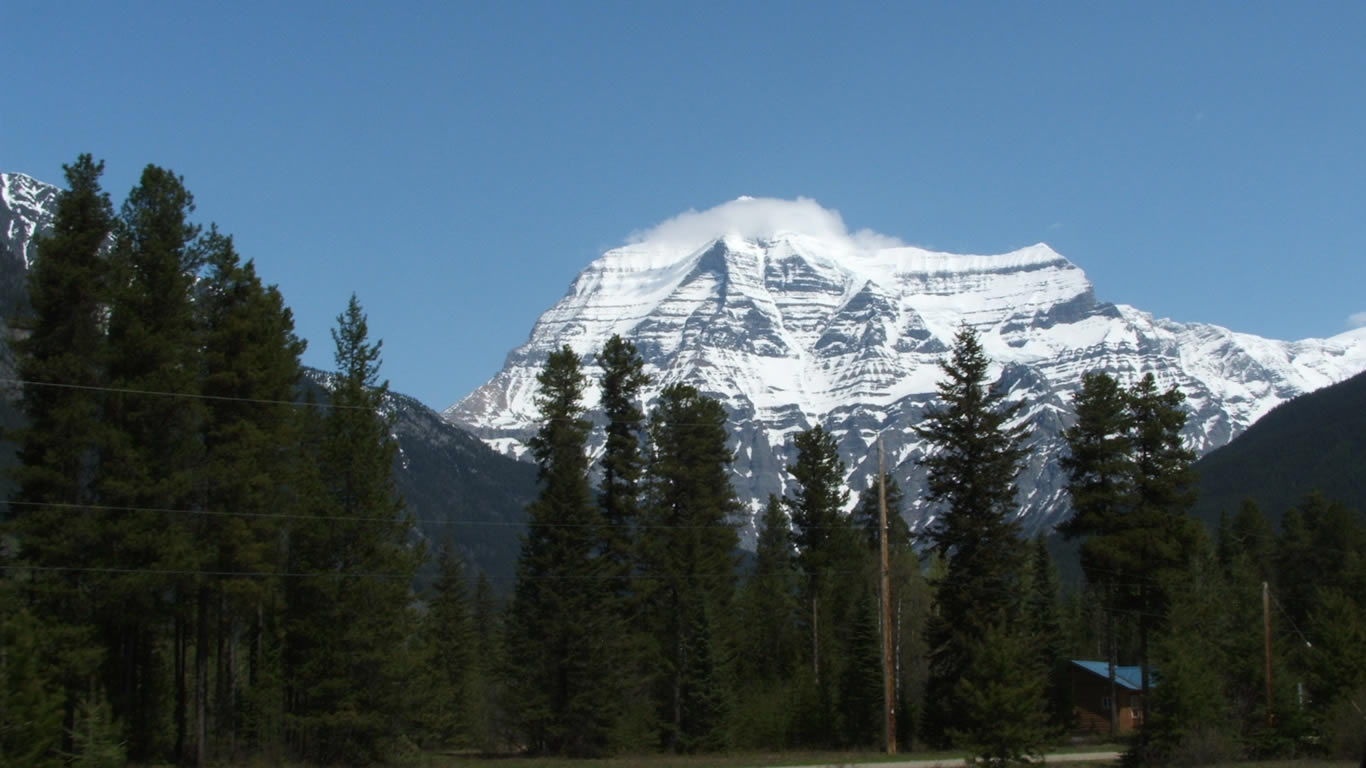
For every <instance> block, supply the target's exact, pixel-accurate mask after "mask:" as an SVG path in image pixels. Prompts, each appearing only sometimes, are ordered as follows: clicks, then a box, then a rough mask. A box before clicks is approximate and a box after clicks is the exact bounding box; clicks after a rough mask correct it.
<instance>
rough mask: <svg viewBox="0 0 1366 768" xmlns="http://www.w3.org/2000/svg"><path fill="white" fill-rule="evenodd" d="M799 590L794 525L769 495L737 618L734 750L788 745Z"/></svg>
mask: <svg viewBox="0 0 1366 768" xmlns="http://www.w3.org/2000/svg"><path fill="white" fill-rule="evenodd" d="M797 585H798V574H797V568H796V552H795V551H794V549H793V546H792V531H791V525H790V523H789V522H788V518H787V512H786V510H785V509H784V508H783V504H782V502H781V501H780V500H779V499H778V497H777V496H776V495H773V494H770V495H769V497H768V504H767V505H766V506H765V507H764V512H763V515H762V516H761V517H760V519H759V532H758V541H757V543H756V547H755V555H754V568H753V570H752V571H750V573H749V577H748V579H747V580H746V581H745V583H744V585H743V586H742V587H741V589H740V592H739V596H738V598H737V600H736V610H735V612H734V614H733V618H732V620H733V621H734V623H735V628H734V633H735V635H736V637H737V642H736V651H735V682H734V688H733V691H734V692H733V698H734V699H735V701H736V705H735V709H734V715H733V717H732V733H731V736H730V737H729V742H730V745H731V746H732V747H735V748H738V749H783V748H786V747H787V746H788V734H789V732H790V730H791V719H792V713H791V710H790V706H789V700H790V698H791V696H790V689H791V680H792V679H793V677H794V673H795V672H796V671H797V668H798V665H799V663H800V659H801V655H802V646H803V642H802V636H801V634H800V632H799V631H798V628H797V619H798V614H799V610H798V606H797Z"/></svg>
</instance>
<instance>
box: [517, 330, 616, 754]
mask: <svg viewBox="0 0 1366 768" xmlns="http://www.w3.org/2000/svg"><path fill="white" fill-rule="evenodd" d="M536 378H537V382H538V383H539V384H540V393H539V395H538V396H537V405H538V406H539V408H540V414H541V415H540V418H541V427H540V429H539V431H538V432H537V433H536V436H535V437H533V438H532V439H531V441H530V446H531V452H532V455H533V456H535V458H536V461H537V462H538V463H539V464H540V486H541V490H540V494H539V496H538V497H537V499H536V500H535V501H533V502H532V503H531V505H530V506H529V508H528V510H527V512H528V517H529V520H528V529H527V533H526V538H525V539H524V540H523V542H522V553H521V556H520V557H519V558H518V561H517V584H516V587H515V591H514V594H513V598H512V605H511V607H510V608H509V611H508V618H507V650H508V657H507V677H508V684H509V691H508V694H509V700H510V701H512V702H514V704H515V706H516V709H517V711H516V712H515V716H516V718H517V720H518V721H519V725H520V726H521V729H522V731H523V733H524V736H525V739H526V741H525V743H526V744H527V745H528V747H529V748H530V749H531V751H533V752H538V753H554V754H569V755H583V756H587V755H597V754H602V753H603V752H606V751H608V750H609V749H610V748H611V747H612V743H611V740H612V733H613V729H614V728H615V727H616V725H617V722H618V720H619V718H620V716H621V705H620V698H619V694H620V687H619V685H618V682H619V679H620V676H621V667H622V659H621V658H620V656H619V655H618V654H616V653H615V652H616V650H617V648H618V645H617V644H618V643H619V641H620V639H621V637H622V632H621V619H620V616H619V614H618V613H617V611H616V610H615V608H614V606H613V605H612V604H611V603H610V602H607V601H604V600H602V599H601V590H602V588H603V584H604V581H605V580H606V581H610V580H612V579H614V578H616V574H614V573H613V572H612V569H611V568H610V567H609V565H608V564H607V563H606V562H605V558H603V557H601V554H602V553H601V546H600V539H599V536H598V535H597V532H598V531H600V530H601V525H602V522H601V515H600V514H599V512H598V509H597V507H596V505H595V504H594V503H593V494H592V489H591V488H590V486H589V481H588V458H587V456H586V453H585V448H586V443H587V439H588V431H589V423H588V422H587V421H586V420H585V419H584V418H583V405H582V398H583V388H584V378H583V373H582V371H581V369H580V364H579V356H578V355H577V354H575V352H574V351H573V350H572V349H570V348H569V347H568V346H565V347H563V348H562V349H560V350H557V351H555V352H552V353H551V354H550V357H549V359H548V360H547V361H546V367H545V369H544V370H543V371H541V373H540V374H539V375H538V376H537V377H536Z"/></svg>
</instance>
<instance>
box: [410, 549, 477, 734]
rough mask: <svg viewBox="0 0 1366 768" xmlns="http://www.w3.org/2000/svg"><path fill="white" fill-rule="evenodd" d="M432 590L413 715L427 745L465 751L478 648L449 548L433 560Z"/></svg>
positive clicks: (467, 599)
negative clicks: (434, 577)
mask: <svg viewBox="0 0 1366 768" xmlns="http://www.w3.org/2000/svg"><path fill="white" fill-rule="evenodd" d="M433 589H434V594H433V596H432V599H431V602H430V603H429V604H428V607H427V613H426V615H425V616H424V617H423V621H422V635H423V637H422V640H423V665H422V666H423V671H422V680H421V681H420V682H419V683H418V684H419V686H420V687H421V689H422V692H423V694H425V695H423V696H422V700H420V701H418V702H416V705H417V708H418V709H417V713H416V714H417V716H418V718H419V719H420V720H421V721H422V730H423V731H424V732H425V734H426V735H427V738H428V739H429V740H430V741H431V743H432V744H434V745H439V746H455V747H469V746H472V745H473V738H472V734H473V731H474V723H473V715H474V712H473V711H472V709H471V706H470V705H471V702H472V701H473V696H472V693H471V688H472V686H473V684H474V683H475V681H476V675H475V664H476V656H475V654H476V653H477V652H478V648H477V646H476V643H475V629H474V623H473V622H474V617H473V615H472V613H471V605H470V596H469V588H468V587H467V586H466V583H465V574H464V570H463V567H462V565H461V562H460V558H459V556H458V555H456V554H454V553H453V551H452V550H451V548H450V547H449V546H447V547H445V548H443V549H442V551H441V554H440V557H439V558H438V576H437V581H436V584H435V585H434V587H433Z"/></svg>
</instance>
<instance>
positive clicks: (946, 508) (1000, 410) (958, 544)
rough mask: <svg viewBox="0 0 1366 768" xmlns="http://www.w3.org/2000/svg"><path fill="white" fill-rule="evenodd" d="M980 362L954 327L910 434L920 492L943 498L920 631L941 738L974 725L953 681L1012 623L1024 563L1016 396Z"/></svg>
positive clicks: (969, 335)
mask: <svg viewBox="0 0 1366 768" xmlns="http://www.w3.org/2000/svg"><path fill="white" fill-rule="evenodd" d="M988 366H989V361H988V359H987V357H986V354H985V353H984V352H983V350H982V345H981V342H980V341H979V340H978V338H977V334H976V333H975V332H973V331H972V330H971V329H970V328H966V327H964V328H963V329H961V330H960V331H959V332H958V334H957V336H956V337H955V340H954V347H953V350H952V352H951V355H950V358H949V359H948V360H947V361H945V362H944V363H942V364H941V366H940V367H941V369H942V370H943V372H944V376H945V378H944V379H943V380H942V381H941V382H940V384H939V396H940V399H941V400H942V401H943V405H942V406H940V407H939V408H936V409H934V410H931V411H930V412H929V413H928V414H926V418H925V421H924V423H923V425H922V426H918V427H916V428H915V429H916V433H917V434H918V435H920V436H921V437H922V438H924V439H925V440H927V441H928V442H929V444H930V446H931V449H930V452H929V453H928V454H927V455H926V456H925V457H924V458H923V459H921V460H920V463H921V465H922V466H924V467H925V468H926V469H927V470H928V473H929V477H928V493H927V494H926V500H927V501H929V502H932V503H939V504H940V505H942V507H943V513H942V514H940V515H939V516H938V517H936V519H935V520H934V522H933V523H931V524H930V525H929V526H927V529H926V536H927V537H928V539H929V541H930V542H931V543H933V544H934V547H935V549H936V550H938V551H939V552H941V553H942V554H944V556H945V557H947V559H948V569H947V573H946V574H945V576H944V579H943V581H942V582H941V583H939V584H938V585H937V606H938V613H937V614H936V615H935V616H934V617H933V619H932V621H931V624H930V627H929V629H928V630H927V637H928V639H929V643H930V654H931V657H930V663H931V667H930V679H929V681H928V690H927V698H928V700H929V701H930V702H932V703H933V704H934V705H937V706H936V709H934V710H932V711H931V712H929V713H927V714H928V715H929V719H928V720H927V726H928V731H929V733H928V736H929V738H930V739H931V740H932V741H943V740H944V739H945V736H946V735H947V727H948V726H949V725H950V724H952V725H953V727H955V728H958V729H960V730H963V731H964V732H972V733H978V732H977V731H976V729H978V728H980V727H985V726H986V725H987V724H983V723H978V722H974V721H973V720H972V719H971V718H972V717H973V716H974V713H973V710H971V709H964V706H966V705H965V703H964V702H963V701H962V700H961V699H960V698H959V697H958V696H957V695H956V693H955V691H956V690H957V689H956V686H958V685H959V682H960V681H961V680H964V679H965V676H966V675H968V674H969V673H970V671H971V670H973V669H984V668H985V667H981V666H980V665H978V666H974V665H975V664H977V661H976V659H975V658H974V654H976V653H977V652H979V650H980V649H981V648H982V642H983V639H984V638H985V637H986V636H987V633H988V630H989V629H991V628H992V627H996V626H999V627H1000V630H1001V631H1003V632H1005V633H1007V634H1009V633H1010V632H1011V631H1012V630H1014V629H1015V627H1016V623H1015V622H1016V620H1017V618H1018V614H1019V610H1018V605H1017V602H1018V599H1019V597H1020V583H1019V581H1020V575H1021V572H1022V567H1023V552H1022V544H1021V542H1020V539H1019V526H1018V524H1017V523H1015V522H1014V514H1013V512H1014V509H1015V496H1016V487H1015V477H1016V476H1017V475H1018V474H1019V470H1020V465H1021V462H1022V461H1023V457H1024V451H1023V449H1022V448H1021V447H1020V446H1021V442H1022V441H1023V439H1024V436H1025V433H1026V428H1025V427H1023V426H1012V425H1011V424H1010V422H1011V421H1012V420H1013V419H1014V418H1015V417H1016V414H1017V413H1018V411H1019V409H1020V404H1019V403H1016V404H1014V405H1004V404H1003V400H1004V397H1003V395H1002V394H1001V393H999V392H996V391H992V390H991V389H990V388H989V386H988V381H987V369H988Z"/></svg>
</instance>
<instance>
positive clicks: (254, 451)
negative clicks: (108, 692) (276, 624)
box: [192, 230, 304, 763]
mask: <svg viewBox="0 0 1366 768" xmlns="http://www.w3.org/2000/svg"><path fill="white" fill-rule="evenodd" d="M203 250H204V253H205V258H206V265H207V271H206V274H205V276H204V278H203V279H202V280H201V281H200V283H199V284H198V286H197V289H196V291H197V297H196V302H195V308H196V310H197V312H198V314H199V327H200V332H201V334H202V339H203V341H202V343H201V347H202V350H203V351H202V353H201V375H202V384H201V389H202V392H203V394H204V395H205V400H204V423H203V445H204V461H203V464H202V466H201V468H200V469H199V473H200V475H201V478H202V479H201V480H200V481H199V484H200V493H201V494H202V501H201V504H202V505H203V507H204V508H206V509H207V510H209V511H210V512H211V513H213V514H209V515H204V516H202V517H201V518H200V519H198V520H196V521H195V523H194V528H193V529H192V534H193V537H194V541H195V548H196V550H197V551H198V552H200V553H201V558H202V562H203V563H204V566H205V568H206V569H207V570H210V571H213V572H216V573H220V574H256V573H278V572H280V571H281V570H282V569H283V567H284V559H283V557H282V552H281V551H280V547H279V541H280V538H281V535H282V533H283V531H284V526H283V524H282V518H280V517H278V516H277V515H279V514H280V513H282V512H284V513H288V509H289V506H290V505H291V504H292V501H291V499H290V498H289V490H288V489H289V475H290V472H289V471H285V470H284V468H287V467H289V465H290V464H291V463H292V462H294V461H296V460H297V457H298V456H299V441H300V435H299V434H298V428H299V424H300V420H299V419H298V418H297V417H296V412H295V408H294V407H293V406H292V405H290V402H291V401H292V399H293V396H294V392H295V389H296V387H297V385H298V381H299V378H300V374H301V368H300V363H299V357H300V355H301V354H302V353H303V349H304V342H303V341H301V340H300V339H299V338H298V337H297V336H296V335H295V334H294V321H293V317H292V314H291V312H290V310H289V309H288V308H287V307H285V305H284V300H283V298H282V297H281V296H280V293H279V291H278V290H277V289H276V288H275V287H274V286H270V287H265V286H263V285H262V283H261V281H260V279H259V278H258V277H257V275H256V271H255V267H254V265H253V264H252V263H251V262H250V261H248V262H246V263H245V264H243V263H242V262H241V261H240V259H239V258H238V255H237V253H236V251H235V249H234V248H233V244H232V239H231V238H230V237H225V236H223V235H220V234H218V232H217V231H216V230H214V231H211V232H210V234H209V235H208V237H206V238H205V242H204V245H203ZM294 511H295V512H299V511H302V508H300V507H296V508H295V510H294ZM224 513H228V514H224ZM278 589H279V585H278V580H277V579H274V578H259V577H253V576H245V575H244V576H218V577H214V578H204V579H201V580H200V581H199V583H198V593H197V599H196V631H195V679H196V681H197V685H196V696H195V698H196V701H195V707H194V709H195V714H196V717H195V720H196V729H195V730H196V739H195V741H196V744H197V745H198V748H199V749H198V756H199V762H201V763H202V762H203V761H204V760H205V759H207V757H208V756H209V755H208V751H209V747H210V746H211V745H209V744H208V743H207V741H208V738H209V735H210V734H221V735H222V736H223V737H224V738H223V739H222V741H223V742H224V743H225V744H229V743H231V742H232V741H233V739H232V737H234V736H235V735H236V734H237V731H238V725H239V724H238V721H237V717H236V716H237V712H238V710H239V709H240V707H241V703H240V702H241V695H242V689H243V688H245V687H250V685H251V683H252V682H253V681H254V680H256V678H257V677H258V676H259V672H260V670H259V669H258V667H259V666H261V665H262V664H263V663H265V662H264V660H263V659H261V657H260V654H259V653H248V654H247V655H246V659H245V664H240V665H239V664H236V663H234V659H236V658H238V657H239V655H240V646H241V645H242V644H243V643H244V641H245V642H247V643H250V640H248V638H254V637H256V636H257V635H258V634H259V632H260V627H259V626H258V625H259V624H261V623H262V622H263V621H264V615H263V614H264V612H265V608H266V606H267V605H268V604H269V603H270V602H271V599H272V596H273V595H274V594H276V593H277V592H278ZM211 655H212V657H213V671H212V673H210V670H209V664H210V656H211ZM239 669H244V670H245V671H246V675H245V678H244V679H242V678H239V675H238V672H239ZM210 679H212V681H213V682H214V690H213V691H212V692H211V691H210V690H209V681H210ZM210 713H211V714H212V715H213V722H212V724H210V723H209V722H208V719H209V718H208V715H209V714H210Z"/></svg>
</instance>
